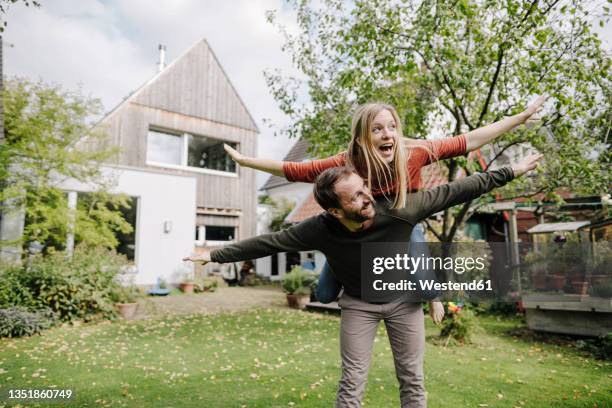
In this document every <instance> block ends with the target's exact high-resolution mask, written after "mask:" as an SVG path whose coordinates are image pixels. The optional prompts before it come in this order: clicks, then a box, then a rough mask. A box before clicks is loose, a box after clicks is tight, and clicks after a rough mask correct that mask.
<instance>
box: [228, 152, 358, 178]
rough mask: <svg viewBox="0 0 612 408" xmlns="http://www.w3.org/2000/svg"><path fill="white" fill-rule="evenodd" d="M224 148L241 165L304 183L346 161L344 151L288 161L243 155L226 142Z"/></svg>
mask: <svg viewBox="0 0 612 408" xmlns="http://www.w3.org/2000/svg"><path fill="white" fill-rule="evenodd" d="M223 148H224V149H225V151H226V152H227V154H229V155H230V157H231V158H232V160H234V161H235V162H236V163H238V164H239V165H241V166H245V167H250V168H252V169H255V170H261V171H265V172H267V173H270V174H274V175H275V176H279V177H284V178H286V179H287V180H289V181H301V182H303V183H312V182H313V181H314V180H315V179H316V178H317V176H318V175H319V174H321V173H323V172H324V171H325V170H327V169H329V168H330V167H339V166H343V165H344V164H345V163H346V159H345V156H344V153H340V154H337V155H335V156H331V157H328V158H325V159H319V160H311V161H305V162H288V161H281V160H271V159H260V158H258V157H247V156H243V155H242V154H240V153H239V152H237V151H236V150H235V149H233V148H232V147H230V146H228V145H227V144H224V145H223Z"/></svg>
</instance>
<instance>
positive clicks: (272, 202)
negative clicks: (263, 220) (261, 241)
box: [259, 195, 295, 232]
mask: <svg viewBox="0 0 612 408" xmlns="http://www.w3.org/2000/svg"><path fill="white" fill-rule="evenodd" d="M259 204H264V205H268V206H270V208H271V209H272V210H271V211H272V217H271V219H270V225H269V226H268V228H269V229H270V231H271V232H277V231H281V230H282V229H284V228H285V227H286V224H285V218H287V216H288V215H289V213H290V212H291V210H293V207H295V204H294V203H292V202H291V201H289V200H287V199H286V198H284V197H281V198H272V197H270V196H267V195H264V196H260V197H259Z"/></svg>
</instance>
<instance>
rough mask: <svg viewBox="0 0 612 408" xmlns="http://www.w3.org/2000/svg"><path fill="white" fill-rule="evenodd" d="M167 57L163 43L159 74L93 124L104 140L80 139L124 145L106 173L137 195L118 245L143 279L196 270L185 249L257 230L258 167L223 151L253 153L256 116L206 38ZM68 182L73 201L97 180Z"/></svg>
mask: <svg viewBox="0 0 612 408" xmlns="http://www.w3.org/2000/svg"><path fill="white" fill-rule="evenodd" d="M164 60H165V47H163V46H160V64H159V69H158V72H157V74H155V75H154V76H153V77H152V78H151V79H150V80H149V81H147V82H146V83H145V84H144V85H143V86H141V87H140V88H138V89H137V90H136V91H134V92H133V93H131V94H130V95H129V96H128V97H126V98H125V99H124V100H123V101H122V102H121V103H119V105H118V106H116V107H115V108H114V109H113V110H111V111H110V112H109V113H108V114H106V115H105V116H104V117H103V118H102V119H101V120H100V121H99V123H98V124H97V125H96V129H98V130H100V131H102V132H104V133H106V134H107V136H108V137H107V138H106V139H105V140H103V141H102V140H98V139H94V138H90V139H84V140H83V141H82V142H81V145H80V148H82V149H85V150H89V151H92V150H99V149H108V148H113V147H118V148H119V149H120V154H119V155H117V156H116V157H115V158H114V159H113V161H112V162H108V163H105V165H104V167H103V168H102V173H103V175H104V177H105V178H108V179H109V180H110V182H111V185H112V188H111V191H112V192H116V193H125V194H127V195H128V196H130V197H131V201H132V204H133V205H132V208H131V209H130V210H128V211H126V212H125V214H124V215H125V218H126V219H127V220H128V221H129V222H130V223H131V224H132V226H133V227H134V232H133V233H132V234H127V235H121V236H118V239H119V241H120V245H119V247H118V250H119V251H120V252H123V253H125V254H126V255H127V256H128V258H129V259H131V260H132V261H133V262H134V265H135V268H132V269H134V270H135V277H134V278H135V282H136V283H137V284H139V285H154V284H155V283H156V282H157V279H158V278H160V277H161V278H164V279H165V280H166V281H167V282H169V283H174V284H176V283H178V282H179V281H180V279H182V276H181V275H182V274H189V273H192V272H193V268H194V266H193V264H192V263H184V262H182V258H183V257H184V256H186V255H189V254H190V253H192V252H198V251H202V250H204V249H210V248H214V247H215V246H219V245H222V244H226V243H228V242H232V241H234V240H239V239H245V238H248V237H251V236H253V235H255V232H256V231H255V223H256V222H255V220H256V203H257V202H256V199H257V198H256V184H255V173H254V171H253V170H252V169H248V168H238V167H237V166H236V164H235V163H234V162H233V161H232V160H231V158H230V157H229V156H228V155H227V154H226V153H225V151H224V149H223V144H224V143H227V144H229V145H231V146H233V147H234V148H236V149H238V150H239V151H241V152H242V153H243V154H245V155H248V156H253V155H255V154H256V151H257V135H258V132H259V130H258V128H257V125H256V124H255V120H254V119H253V117H252V116H251V115H250V113H249V111H248V109H247V108H246V106H245V104H244V102H243V101H242V100H241V98H240V95H238V92H237V91H236V89H235V88H234V86H233V85H232V83H231V81H230V79H229V78H228V76H227V74H226V73H225V71H224V70H223V67H222V66H221V64H220V63H219V60H218V59H217V57H216V56H215V54H214V52H213V51H212V49H211V48H210V45H209V44H208V43H207V42H206V40H201V41H199V42H197V43H196V44H194V45H193V46H192V47H190V48H189V49H188V50H187V51H185V52H184V53H183V54H182V55H181V56H179V57H178V58H177V59H176V60H174V61H173V62H172V63H170V64H169V65H168V66H167V67H166V66H165V61H164ZM62 188H63V189H64V190H66V191H67V192H68V197H69V203H70V204H69V205H72V206H75V205H76V202H77V200H78V199H79V198H80V197H82V196H83V195H86V194H87V193H88V191H90V190H91V189H92V186H88V185H84V184H82V183H77V182H75V181H70V180H69V181H67V182H66V183H64V184H63V185H62ZM71 239H72V237H70V236H69V237H68V240H67V241H68V242H70V241H71ZM207 267H208V266H207ZM214 267H218V266H211V268H214Z"/></svg>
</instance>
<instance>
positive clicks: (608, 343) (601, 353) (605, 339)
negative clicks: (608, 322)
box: [576, 332, 612, 360]
mask: <svg viewBox="0 0 612 408" xmlns="http://www.w3.org/2000/svg"><path fill="white" fill-rule="evenodd" d="M576 348H578V349H579V350H584V351H586V352H589V353H591V354H593V355H594V356H595V357H597V358H599V359H602V360H612V332H609V333H608V334H606V335H604V336H600V337H598V338H596V339H586V340H578V341H577V342H576Z"/></svg>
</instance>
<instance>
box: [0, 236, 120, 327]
mask: <svg viewBox="0 0 612 408" xmlns="http://www.w3.org/2000/svg"><path fill="white" fill-rule="evenodd" d="M125 265H127V260H126V259H125V257H124V256H123V255H118V254H116V253H115V252H114V251H110V250H107V249H104V248H92V247H86V246H84V245H79V246H77V247H76V248H75V251H74V254H73V256H72V258H67V257H66V254H65V253H63V252H54V251H52V252H51V253H49V254H48V255H46V256H43V255H37V256H36V257H34V259H33V260H32V262H31V264H30V266H29V268H27V269H23V268H18V267H7V268H4V269H2V270H1V271H0V278H1V279H0V300H1V301H2V304H1V307H3V308H5V307H9V306H23V307H27V308H30V309H42V308H49V309H51V310H52V311H53V312H54V313H56V314H57V316H58V318H59V319H60V320H62V321H71V320H74V319H84V320H90V319H92V318H94V317H95V316H101V317H107V318H108V317H112V316H114V313H115V312H114V307H113V303H114V301H113V296H115V297H116V296H117V290H120V288H121V286H120V284H119V283H118V281H117V277H118V275H119V274H120V273H121V268H122V267H124V266H125ZM13 288H17V290H16V291H15V293H16V294H15V295H11V294H10V292H11V291H12V290H13ZM17 293H18V295H17Z"/></svg>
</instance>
